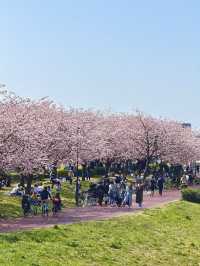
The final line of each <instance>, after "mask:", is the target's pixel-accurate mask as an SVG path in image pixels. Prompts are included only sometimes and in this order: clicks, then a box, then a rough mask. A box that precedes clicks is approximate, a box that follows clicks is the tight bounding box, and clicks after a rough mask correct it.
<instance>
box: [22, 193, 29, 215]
mask: <svg viewBox="0 0 200 266" xmlns="http://www.w3.org/2000/svg"><path fill="white" fill-rule="evenodd" d="M22 209H23V213H24V217H26V216H27V215H28V214H29V213H30V211H31V204H30V199H29V196H28V195H26V194H25V195H23V196H22Z"/></svg>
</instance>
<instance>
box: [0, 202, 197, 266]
mask: <svg viewBox="0 0 200 266" xmlns="http://www.w3.org/2000/svg"><path fill="white" fill-rule="evenodd" d="M199 220H200V205H197V204H194V203H189V202H184V201H181V202H177V203H172V204H169V205H168V206H167V207H164V208H162V209H153V210H147V211H144V212H143V213H141V214H138V215H131V216H125V217H121V218H115V219H112V220H109V221H99V222H87V223H80V224H74V225H68V226H56V227H54V228H51V229H41V230H32V231H29V232H18V233H9V234H0V249H1V251H3V252H1V253H0V265H6V266H9V265H19V266H21V265H32V266H36V265H37V266H39V265H50V266H54V265H55V266H58V265H60V266H64V265H74V266H80V265H91V266H92V265H93V266H94V265H98V266H103V265H105V266H108V265H120V266H122V265H123V266H126V265H140V266H145V265H146V266H151V265H152V266H157V265H166V266H169V265H171V266H179V265H180V266H189V265H191V266H198V265H200V223H199Z"/></svg>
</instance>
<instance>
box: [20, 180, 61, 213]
mask: <svg viewBox="0 0 200 266" xmlns="http://www.w3.org/2000/svg"><path fill="white" fill-rule="evenodd" d="M50 202H51V206H52V209H51V210H52V212H53V215H56V214H57V213H58V212H59V211H60V210H61V206H62V201H61V197H60V193H59V192H56V193H55V195H53V194H52V193H51V188H50V186H44V187H42V186H39V185H38V184H36V185H35V186H34V188H33V190H32V192H31V194H30V195H29V194H26V193H24V194H23V195H22V202H21V204H22V209H23V213H24V216H27V215H29V214H33V215H37V214H38V210H39V209H40V210H41V213H42V215H43V216H48V215H49V211H50Z"/></svg>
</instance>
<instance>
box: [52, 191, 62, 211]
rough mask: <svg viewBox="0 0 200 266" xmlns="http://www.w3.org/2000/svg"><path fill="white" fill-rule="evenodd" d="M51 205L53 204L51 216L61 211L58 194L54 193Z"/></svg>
mask: <svg viewBox="0 0 200 266" xmlns="http://www.w3.org/2000/svg"><path fill="white" fill-rule="evenodd" d="M52 203H53V214H56V213H57V212H58V211H60V210H61V205H62V202H61V198H60V194H59V193H56V195H55V196H54V197H53V199H52Z"/></svg>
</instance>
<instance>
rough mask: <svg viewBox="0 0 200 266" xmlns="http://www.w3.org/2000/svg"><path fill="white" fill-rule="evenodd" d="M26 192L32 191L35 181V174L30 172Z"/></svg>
mask: <svg viewBox="0 0 200 266" xmlns="http://www.w3.org/2000/svg"><path fill="white" fill-rule="evenodd" d="M26 178H27V185H26V194H30V193H31V186H32V182H33V175H31V174H29V175H28V176H27V177H26Z"/></svg>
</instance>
